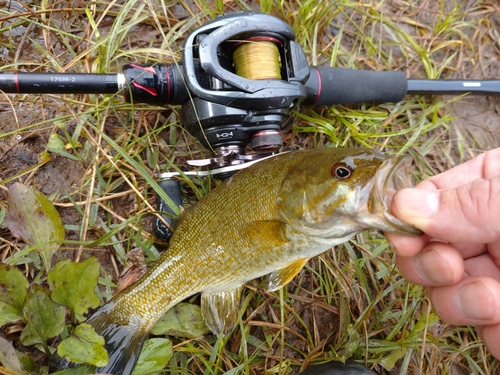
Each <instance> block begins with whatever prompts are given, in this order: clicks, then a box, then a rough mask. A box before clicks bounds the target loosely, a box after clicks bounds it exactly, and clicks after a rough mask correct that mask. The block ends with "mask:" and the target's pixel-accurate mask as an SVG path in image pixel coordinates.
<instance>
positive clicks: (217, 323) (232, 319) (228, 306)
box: [201, 286, 243, 335]
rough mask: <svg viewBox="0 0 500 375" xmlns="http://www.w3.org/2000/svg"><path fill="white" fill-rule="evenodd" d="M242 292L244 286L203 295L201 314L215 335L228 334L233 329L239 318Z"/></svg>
mask: <svg viewBox="0 0 500 375" xmlns="http://www.w3.org/2000/svg"><path fill="white" fill-rule="evenodd" d="M242 290H243V286H238V287H236V288H232V289H224V290H218V291H214V292H203V293H202V294H201V312H202V314H203V318H205V322H206V323H207V326H208V328H210V330H211V331H212V332H213V333H214V334H216V335H219V334H221V333H224V334H227V333H229V332H231V330H232V329H233V327H234V325H235V324H236V319H237V318H238V309H239V306H240V300H241V292H242Z"/></svg>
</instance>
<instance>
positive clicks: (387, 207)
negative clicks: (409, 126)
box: [368, 156, 422, 236]
mask: <svg viewBox="0 0 500 375" xmlns="http://www.w3.org/2000/svg"><path fill="white" fill-rule="evenodd" d="M411 164H412V160H411V158H410V157H408V156H400V157H394V158H390V159H387V160H385V161H384V162H383V163H382V165H381V166H380V168H379V170H378V171H377V173H376V175H375V184H374V186H373V189H372V192H371V194H370V199H369V204H368V207H369V211H370V213H371V214H374V215H377V216H382V217H383V219H384V222H385V224H386V225H387V227H386V228H384V229H383V230H385V231H388V232H393V233H400V234H407V235H413V236H417V235H421V234H422V232H421V231H420V230H419V229H417V228H415V227H413V226H411V225H409V224H406V223H405V222H403V221H401V220H399V219H398V218H397V217H395V216H394V215H393V214H392V212H391V203H392V199H393V198H394V195H395V194H396V192H397V191H398V190H401V189H404V188H411V187H413V181H412V180H413V179H412V174H411Z"/></svg>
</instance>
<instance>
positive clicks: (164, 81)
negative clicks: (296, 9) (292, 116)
mask: <svg viewBox="0 0 500 375" xmlns="http://www.w3.org/2000/svg"><path fill="white" fill-rule="evenodd" d="M294 40H295V34H294V31H293V29H292V28H291V27H290V25H288V24H287V23H286V22H284V21H282V20H280V19H279V18H276V17H273V16H270V15H267V14H262V13H253V12H240V13H232V14H227V15H224V16H221V17H218V18H216V19H214V20H212V21H210V22H208V23H206V24H205V25H203V26H201V27H200V28H198V29H197V30H195V31H194V32H192V33H191V34H190V35H189V36H188V37H187V39H186V41H185V44H184V49H183V56H182V61H181V62H179V63H168V64H153V65H145V64H128V65H125V66H124V67H123V72H122V73H116V74H87V73H26V72H3V73H0V90H2V91H3V92H4V93H18V94H47V93H50V94H117V93H122V94H123V97H124V99H125V100H126V101H127V102H134V103H147V104H152V105H158V106H166V105H180V106H181V107H180V110H179V115H180V123H181V125H182V126H183V127H184V128H185V129H186V130H187V131H188V132H189V133H191V134H192V135H193V136H195V137H196V138H197V139H198V140H199V141H200V142H201V143H202V144H203V145H204V146H205V147H207V148H208V149H210V150H212V151H213V154H214V157H212V158H210V159H204V160H193V161H190V162H188V164H190V165H192V166H197V167H204V168H205V171H201V172H192V173H194V174H197V175H200V174H204V173H205V174H211V175H213V176H215V177H217V178H218V179H225V178H228V177H229V176H231V175H232V174H234V173H235V172H236V171H237V170H239V169H241V168H245V167H246V166H248V165H250V164H251V163H253V162H255V161H257V160H260V159H261V158H263V157H267V156H270V155H273V154H275V153H277V152H278V151H279V149H280V148H281V146H282V139H281V133H280V128H281V125H282V123H283V122H284V119H285V116H286V115H287V114H288V113H289V111H290V110H291V109H292V108H293V107H295V106H296V105H297V104H299V103H302V104H306V105H312V106H320V105H335V104H346V103H360V102H393V103H397V102H399V101H401V100H402V99H403V98H404V97H405V96H406V95H420V94H436V95H438V94H439V95H460V94H464V93H471V94H478V95H499V94H500V80H465V81H464V80H428V79H423V80H421V79H407V77H406V75H405V74H404V73H403V72H401V71H365V70H355V69H346V68H334V67H325V66H309V64H308V63H307V59H306V57H305V54H304V52H303V50H302V48H301V47H300V45H299V44H298V43H296V42H295V41H294ZM248 145H250V146H251V148H252V149H253V151H254V152H255V153H252V154H249V155H247V154H246V153H245V148H246V147H247V146H248ZM187 174H189V172H188V173H187ZM174 175H176V173H173V174H172V173H166V174H162V175H160V186H161V187H162V188H163V189H164V190H165V191H166V192H167V194H169V196H171V197H172V198H173V201H174V203H175V204H177V203H179V204H180V189H179V187H178V186H176V182H175V181H173V180H171V178H172V177H174ZM158 207H159V209H158V211H163V212H169V213H173V212H172V209H170V207H169V206H168V205H166V204H165V202H163V201H161V200H160V201H159V206H158ZM164 219H165V220H166V221H167V222H170V220H171V219H170V217H169V216H164ZM154 232H155V234H157V236H158V237H159V238H162V239H168V237H169V233H170V231H169V229H168V228H167V227H166V226H165V225H164V224H163V223H162V222H161V220H156V221H155V224H154Z"/></svg>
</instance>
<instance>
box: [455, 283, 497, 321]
mask: <svg viewBox="0 0 500 375" xmlns="http://www.w3.org/2000/svg"><path fill="white" fill-rule="evenodd" d="M490 301H491V293H490V291H489V289H488V288H487V287H486V286H485V285H484V284H483V283H482V282H480V281H474V282H471V283H468V284H464V285H463V286H461V287H460V288H459V289H458V290H457V291H456V293H455V295H454V296H453V305H454V306H455V309H456V310H457V312H458V313H460V314H462V315H463V316H464V317H466V318H469V319H477V320H491V319H493V318H494V317H495V311H494V310H495V309H494V308H493V306H492V304H491V302H490Z"/></svg>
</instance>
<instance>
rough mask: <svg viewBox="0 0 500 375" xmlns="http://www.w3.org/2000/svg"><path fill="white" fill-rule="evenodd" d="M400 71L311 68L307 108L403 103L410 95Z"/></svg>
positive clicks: (404, 76) (305, 102) (307, 88)
mask: <svg viewBox="0 0 500 375" xmlns="http://www.w3.org/2000/svg"><path fill="white" fill-rule="evenodd" d="M407 86H408V85H407V78H406V75H405V74H404V73H403V72H401V71H369V70H356V69H346V68H333V67H326V66H313V67H310V74H309V79H308V80H307V82H306V92H307V98H306V100H305V101H304V104H306V105H316V106H318V105H333V104H346V103H361V102H376V103H382V102H392V103H397V102H399V101H401V100H402V99H403V98H404V97H405V95H406V92H407Z"/></svg>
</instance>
